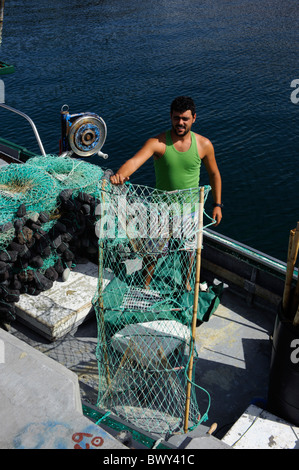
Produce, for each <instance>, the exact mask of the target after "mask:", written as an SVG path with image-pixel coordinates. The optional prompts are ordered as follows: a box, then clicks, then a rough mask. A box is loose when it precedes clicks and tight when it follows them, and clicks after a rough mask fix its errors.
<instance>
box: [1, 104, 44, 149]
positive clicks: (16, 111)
mask: <svg viewBox="0 0 299 470" xmlns="http://www.w3.org/2000/svg"><path fill="white" fill-rule="evenodd" d="M0 106H2V108H5V109H8V110H9V111H12V112H13V113H16V114H19V115H20V116H22V117H23V118H25V119H27V121H28V122H29V124H30V125H31V127H32V129H33V132H34V134H35V137H36V140H37V143H38V146H39V148H40V151H41V153H42V155H43V156H44V157H46V152H45V150H44V147H43V144H42V141H41V139H40V136H39V133H38V132H37V129H36V126H35V124H34V122H33V121H32V119H31V118H30V117H29V116H27V114H25V113H22V111H18V110H17V109H15V108H12V107H11V106H8V105H7V104H4V103H0Z"/></svg>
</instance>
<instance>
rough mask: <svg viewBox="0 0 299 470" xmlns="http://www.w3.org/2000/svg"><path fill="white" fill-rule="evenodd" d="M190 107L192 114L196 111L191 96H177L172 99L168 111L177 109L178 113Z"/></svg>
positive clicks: (171, 111)
mask: <svg viewBox="0 0 299 470" xmlns="http://www.w3.org/2000/svg"><path fill="white" fill-rule="evenodd" d="M189 109H190V111H191V113H192V116H194V114H195V113H196V110H195V104H194V101H193V99H192V98H190V97H189V96H178V97H177V98H175V99H174V100H173V102H172V103H171V106H170V113H171V114H172V113H173V111H177V112H179V113H184V112H185V111H188V110H189Z"/></svg>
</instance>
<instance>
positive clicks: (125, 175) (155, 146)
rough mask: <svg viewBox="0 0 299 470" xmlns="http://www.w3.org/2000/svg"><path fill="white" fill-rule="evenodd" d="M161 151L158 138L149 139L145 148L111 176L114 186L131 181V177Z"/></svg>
mask: <svg viewBox="0 0 299 470" xmlns="http://www.w3.org/2000/svg"><path fill="white" fill-rule="evenodd" d="M160 150H161V144H160V142H159V140H158V139H157V138H156V137H153V138H151V139H148V140H147V141H146V142H145V144H144V145H143V147H142V148H141V149H140V150H139V151H138V152H137V153H136V154H135V155H134V156H133V157H132V158H130V159H129V160H127V161H126V162H125V163H124V164H123V165H122V166H121V167H120V168H119V170H118V171H117V172H116V173H115V175H113V176H111V178H110V181H111V183H113V184H124V183H125V182H126V181H128V180H129V178H130V176H131V175H132V174H133V173H134V172H135V171H136V170H138V168H140V167H141V166H142V165H143V164H144V163H145V162H146V161H147V160H148V159H149V158H150V157H151V156H152V155H153V154H154V153H156V152H157V151H160Z"/></svg>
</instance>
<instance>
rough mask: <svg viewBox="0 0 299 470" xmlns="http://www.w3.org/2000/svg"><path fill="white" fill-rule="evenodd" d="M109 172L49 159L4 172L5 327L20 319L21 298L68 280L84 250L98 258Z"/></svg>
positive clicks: (0, 249)
mask: <svg viewBox="0 0 299 470" xmlns="http://www.w3.org/2000/svg"><path fill="white" fill-rule="evenodd" d="M103 174H104V172H103V170H102V169H101V168H100V167H98V166H95V165H92V164H90V163H88V162H84V161H81V160H73V159H71V158H67V157H57V156H55V155H49V156H47V157H35V158H31V159H29V160H28V161H27V162H26V163H25V164H22V163H20V164H11V165H7V166H4V167H2V168H1V170H0V208H1V211H0V323H2V324H3V323H9V322H11V321H12V320H14V319H15V317H16V306H17V303H18V301H19V297H20V295H21V294H24V293H26V294H30V295H38V294H39V293H40V292H42V291H45V290H48V289H50V288H51V287H52V285H53V282H55V281H56V280H57V279H58V278H62V277H63V276H64V277H66V275H67V273H68V272H69V269H71V267H72V266H73V265H74V264H76V262H77V257H78V256H79V255H80V252H82V251H83V252H84V254H86V252H89V253H91V254H93V257H96V258H97V252H98V239H97V237H96V235H95V223H96V219H95V208H96V207H97V205H98V201H99V189H98V188H99V184H98V183H99V181H100V179H101V178H102V176H103Z"/></svg>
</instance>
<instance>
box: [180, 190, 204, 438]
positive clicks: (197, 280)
mask: <svg viewBox="0 0 299 470" xmlns="http://www.w3.org/2000/svg"><path fill="white" fill-rule="evenodd" d="M203 206H204V187H202V188H200V199H199V209H198V236H197V248H196V272H195V285H194V302H193V316H192V327H191V344H190V362H189V368H188V382H187V390H186V409H185V425H184V432H185V433H186V432H187V431H188V421H189V408H190V398H191V380H192V370H193V355H194V343H195V334H196V320H197V308H198V295H199V283H200V266H201V245H202V229H203Z"/></svg>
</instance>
